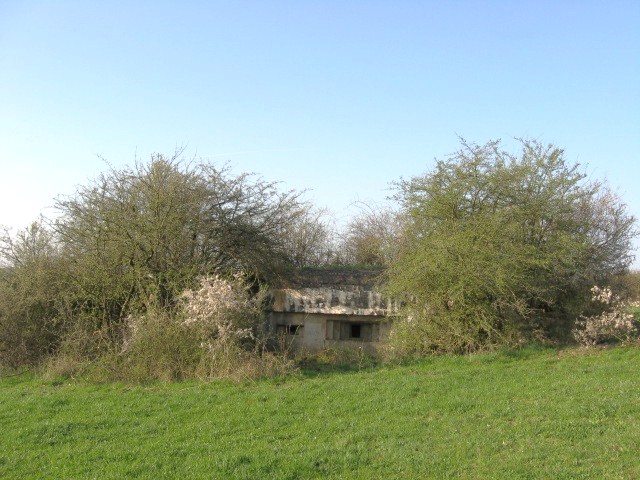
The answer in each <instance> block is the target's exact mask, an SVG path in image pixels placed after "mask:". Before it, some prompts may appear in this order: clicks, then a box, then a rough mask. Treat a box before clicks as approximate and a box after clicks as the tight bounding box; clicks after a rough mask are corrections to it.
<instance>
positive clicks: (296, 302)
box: [272, 285, 391, 315]
mask: <svg viewBox="0 0 640 480" xmlns="http://www.w3.org/2000/svg"><path fill="white" fill-rule="evenodd" d="M272 294H273V307H272V308H273V311H274V312H291V313H294V312H305V313H323V314H329V315H388V314H389V313H391V312H390V310H391V308H390V302H389V301H388V300H387V299H385V298H384V297H383V296H382V294H381V293H379V292H375V291H372V290H369V289H365V288H363V287H358V286H353V285H345V286H341V287H340V288H337V287H303V288H298V289H292V288H283V289H278V290H273V292H272Z"/></svg>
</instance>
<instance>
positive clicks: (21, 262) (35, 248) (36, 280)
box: [0, 222, 65, 368]
mask: <svg viewBox="0 0 640 480" xmlns="http://www.w3.org/2000/svg"><path fill="white" fill-rule="evenodd" d="M0 261H1V262H2V263H3V264H4V265H3V266H2V267H0V365H4V366H6V367H11V368H17V367H21V366H33V365H36V364H38V363H39V362H40V360H42V358H44V357H45V356H46V355H48V354H50V353H51V352H53V351H54V350H55V348H56V347H57V345H58V343H59V336H60V334H61V332H63V329H64V325H63V321H62V319H61V318H60V312H61V311H64V307H65V305H64V298H62V295H61V292H62V291H63V290H64V288H65V285H64V283H63V281H64V280H63V273H64V261H63V259H61V258H60V256H59V255H58V252H57V247H56V245H55V242H54V238H53V236H52V234H51V232H50V231H48V230H47V229H46V228H45V227H44V226H43V225H42V224H41V223H39V222H38V223H34V224H32V225H31V226H30V227H29V228H27V229H26V230H24V231H21V232H19V233H18V234H17V235H16V236H15V238H12V237H11V236H10V235H9V234H8V232H5V234H4V236H3V238H2V239H0Z"/></svg>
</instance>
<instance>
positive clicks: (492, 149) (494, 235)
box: [389, 141, 635, 353]
mask: <svg viewBox="0 0 640 480" xmlns="http://www.w3.org/2000/svg"><path fill="white" fill-rule="evenodd" d="M397 189H398V193H397V199H398V200H399V201H400V203H401V205H402V208H403V211H404V214H405V216H406V219H407V225H406V227H405V231H404V238H403V239H402V243H401V246H400V254H399V255H398V258H397V260H396V261H395V262H394V263H393V264H392V265H391V268H390V270H389V292H390V293H391V294H392V295H394V296H398V297H400V298H405V299H406V310H405V316H404V320H401V321H399V322H396V323H397V326H398V328H397V329H396V332H395V336H394V339H395V341H396V342H397V343H396V347H397V348H398V349H399V350H405V351H407V352H418V353H419V352H422V353H429V352H441V351H446V352H468V351H473V350H477V349H481V348H486V347H487V346H492V345H500V344H505V343H507V344H509V343H512V342H517V341H518V340H519V338H531V337H535V336H544V337H549V336H551V337H553V338H556V339H558V338H563V337H564V338H566V336H567V335H568V333H569V331H570V329H571V327H572V322H573V319H575V317H576V316H577V315H578V314H579V313H580V312H581V310H582V308H583V306H584V304H585V302H588V300H589V297H590V295H589V288H590V287H591V286H592V285H593V284H594V283H596V282H598V281H600V282H603V281H604V280H606V279H609V278H611V276H613V275H616V274H619V273H622V272H624V271H625V270H626V268H627V267H628V265H629V263H630V261H631V259H632V256H631V254H630V251H631V248H630V247H631V239H632V237H633V236H634V235H635V230H634V225H635V219H634V218H633V217H631V216H630V215H628V213H627V212H626V209H625V206H624V204H622V203H621V201H620V199H619V198H617V197H616V196H615V195H614V194H613V193H612V192H611V191H610V190H609V189H607V188H606V187H605V186H603V185H602V184H600V183H588V182H586V179H585V175H584V174H583V173H581V172H580V170H579V166H578V165H569V164H568V163H567V162H566V161H565V159H564V153H563V151H562V150H561V149H559V148H556V147H554V146H552V145H549V146H543V145H541V144H539V143H537V142H535V141H522V152H521V154H520V156H514V155H511V154H509V153H507V152H504V151H502V150H500V145H499V142H489V143H487V144H486V145H483V146H477V145H470V144H467V143H466V142H464V141H463V142H462V149H461V150H460V151H459V152H457V153H456V154H454V155H452V156H451V157H450V158H447V159H446V160H441V161H438V162H437V164H436V167H435V169H434V170H433V171H432V172H430V173H427V174H426V175H424V176H420V177H414V178H412V179H410V180H407V181H402V182H400V183H398V184H397Z"/></svg>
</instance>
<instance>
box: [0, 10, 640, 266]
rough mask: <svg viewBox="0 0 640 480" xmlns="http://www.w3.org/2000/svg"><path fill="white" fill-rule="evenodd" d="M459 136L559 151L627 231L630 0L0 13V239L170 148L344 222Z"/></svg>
mask: <svg viewBox="0 0 640 480" xmlns="http://www.w3.org/2000/svg"><path fill="white" fill-rule="evenodd" d="M457 135H460V136H463V137H465V138H467V139H468V140H471V141H476V142H479V143H484V142H485V141H487V140H490V139H494V138H502V139H503V140H505V142H506V143H507V144H511V143H512V141H511V140H510V139H512V138H513V137H529V138H536V139H539V140H541V141H543V142H552V143H555V144H557V145H559V146H562V147H564V148H565V149H566V156H567V158H568V159H569V160H571V161H577V162H580V163H582V164H585V165H587V171H588V172H589V173H590V174H591V175H593V176H594V177H598V178H601V177H607V178H608V179H609V182H610V184H611V185H612V186H613V187H615V188H617V189H618V191H619V192H620V193H621V194H622V195H623V197H624V198H625V200H626V201H627V203H628V204H629V207H630V210H631V211H632V213H633V214H634V215H636V216H640V188H639V184H640V181H639V180H640V164H639V158H638V152H640V2H638V1H637V0H634V1H628V2H623V1H615V0H608V1H607V2H605V1H599V2H589V1H506V0H505V1H500V2H499V1H493V2H491V1H483V2H480V1H477V2H474V1H450V2H444V1H442V2H441V1H432V2H431V1H421V2H418V1H402V0H396V1H371V0H370V1H349V0H342V1H304V0H296V1H289V2H284V1H271V2H270V1H255V2H243V1H228V2H204V1H203V2H198V1H180V2H178V1H175V2H161V1H153V2H151V1H149V2H144V1H139V2H134V1H123V2H116V1H88V0H83V1H64V0H60V1H31V0H16V1H10V0H0V145H1V147H2V148H1V151H0V165H1V170H0V224H4V225H8V226H13V227H22V226H24V225H26V224H28V223H29V222H30V221H31V220H33V219H34V218H35V217H36V216H37V215H38V213H39V212H41V211H42V212H43V213H45V214H48V211H47V210H46V209H44V208H45V207H46V206H48V205H50V204H51V203H52V198H53V197H55V196H56V195H58V194H69V193H72V192H73V190H74V186H75V185H78V184H83V183H86V182H87V180H88V179H89V178H93V177H94V176H95V175H97V174H98V173H99V172H100V171H101V170H104V169H105V164H104V163H103V162H102V161H101V160H99V159H98V155H101V156H103V157H105V158H106V159H107V160H109V161H110V162H111V163H112V164H114V165H116V166H119V165H125V164H130V163H132V161H133V159H134V156H135V155H136V154H137V155H138V156H139V157H143V158H146V157H148V155H149V154H150V153H152V152H162V153H171V152H172V151H173V150H174V149H175V148H176V146H181V145H184V146H186V152H187V154H188V155H189V156H192V155H201V156H204V157H210V158H211V159H212V160H215V161H217V162H224V161H227V160H229V161H230V162H231V163H232V165H233V168H234V169H235V170H237V171H254V172H257V173H260V174H262V175H263V176H264V177H265V178H266V179H268V180H280V181H283V182H284V184H283V187H284V188H295V189H309V190H310V191H309V194H308V197H309V198H310V199H312V200H314V201H315V202H316V203H317V204H318V205H320V206H326V207H329V208H330V209H332V210H333V211H334V212H335V216H336V218H337V220H338V221H344V220H345V219H346V218H348V217H349V216H350V215H351V214H353V213H354V211H355V208H354V207H352V206H350V205H351V204H352V203H353V202H354V201H357V200H364V201H374V202H379V201H383V200H384V198H385V196H386V195H388V194H389V191H388V187H389V183H390V182H391V181H393V180H395V179H398V178H399V177H401V176H403V177H409V176H412V175H416V174H420V173H423V172H424V171H426V170H428V169H429V168H430V167H431V166H432V165H433V159H434V157H442V156H444V155H446V154H447V153H450V152H452V151H454V150H456V149H457V146H458V140H457ZM43 209H44V210H43ZM637 264H638V263H637V262H636V265H637Z"/></svg>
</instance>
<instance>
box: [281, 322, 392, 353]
mask: <svg viewBox="0 0 640 480" xmlns="http://www.w3.org/2000/svg"><path fill="white" fill-rule="evenodd" d="M269 324H270V328H271V330H272V332H274V333H275V334H276V335H278V337H279V339H280V340H281V341H282V340H284V341H285V342H286V343H287V344H288V345H289V346H290V347H291V348H292V349H293V350H296V351H301V350H304V351H309V352H317V351H320V350H322V349H323V348H347V349H358V348H360V349H363V350H365V351H368V352H375V351H377V350H378V348H379V346H380V342H384V340H385V339H386V338H388V336H389V330H390V325H391V324H390V322H389V321H388V319H386V318H384V317H375V316H370V315H325V314H315V313H312V314H308V313H301V312H271V313H270V314H269ZM354 333H355V334H356V335H357V337H354V336H353V334H354Z"/></svg>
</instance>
